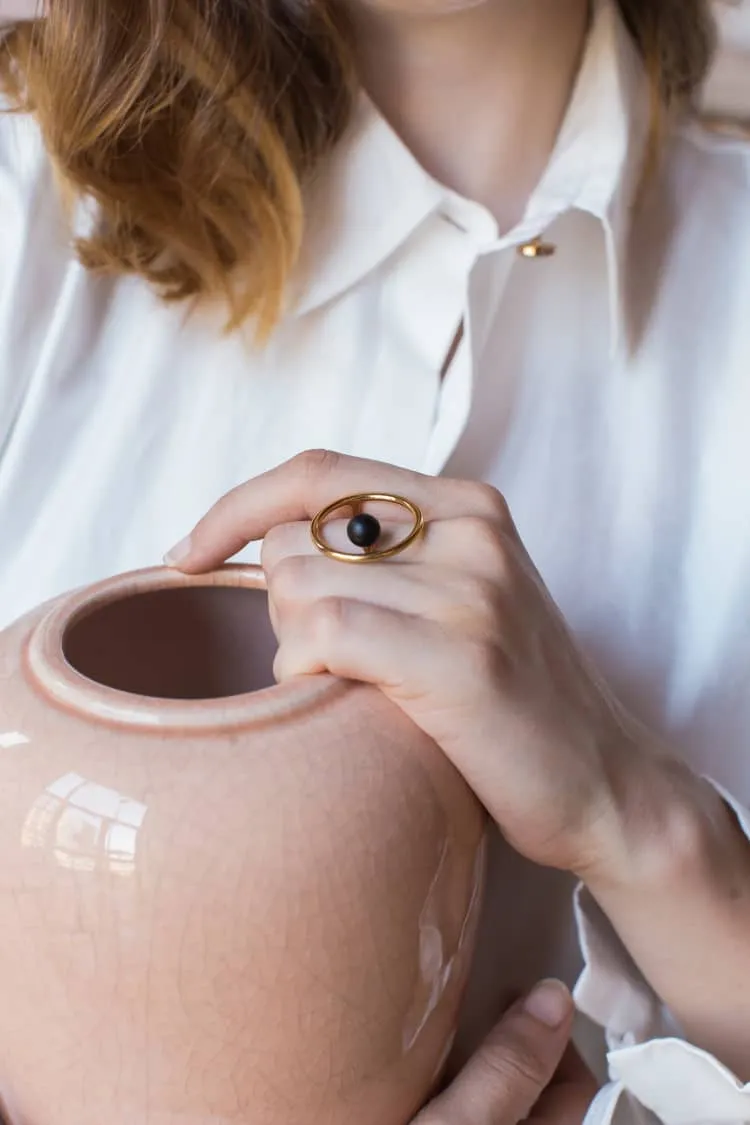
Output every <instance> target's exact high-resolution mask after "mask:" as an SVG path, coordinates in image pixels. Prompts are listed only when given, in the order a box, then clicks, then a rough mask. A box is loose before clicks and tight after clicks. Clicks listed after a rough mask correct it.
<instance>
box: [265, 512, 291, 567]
mask: <svg viewBox="0 0 750 1125" xmlns="http://www.w3.org/2000/svg"><path fill="white" fill-rule="evenodd" d="M286 543H287V532H286V527H285V526H284V524H277V525H276V527H272V528H271V529H270V531H268V532H266V535H265V537H264V539H263V543H262V545H261V549H260V561H261V565H262V567H263V569H264V570H265V571H266V574H267V575H268V574H269V573H270V572H271V571H272V570H274V569H275V568H276V566H277V565H278V563H279V561H280V560H281V559H282V558H283V557H284V555H285V553H286V552H285V546H286Z"/></svg>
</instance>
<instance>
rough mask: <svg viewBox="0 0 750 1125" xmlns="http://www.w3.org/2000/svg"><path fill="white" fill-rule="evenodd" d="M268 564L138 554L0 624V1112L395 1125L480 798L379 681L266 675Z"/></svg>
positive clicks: (406, 1109) (474, 888)
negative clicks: (188, 565)
mask: <svg viewBox="0 0 750 1125" xmlns="http://www.w3.org/2000/svg"><path fill="white" fill-rule="evenodd" d="M274 650H275V641H274V637H273V632H272V629H271V626H270V621H269V616H268V605H267V597H266V593H265V590H264V583H263V575H262V571H260V570H259V569H258V568H254V567H238V566H233V567H226V568H223V569H222V570H220V571H218V572H216V573H214V574H211V575H208V576H202V577H199V578H186V577H184V576H182V575H179V574H177V573H175V572H172V571H169V570H166V569H162V568H159V569H154V570H146V571H139V572H135V573H133V574H128V575H124V576H122V577H118V578H115V579H112V580H110V581H106V582H103V583H101V584H99V585H97V586H94V587H92V588H90V589H86V590H83V591H77V592H75V593H73V594H70V595H68V596H65V597H63V598H61V599H58V600H56V601H54V602H52V603H50V604H48V605H46V606H43V607H42V608H41V609H39V610H37V611H35V612H34V613H32V614H30V615H29V616H27V617H25V618H23V619H21V620H20V621H18V622H17V623H16V624H15V625H13V626H11V628H10V629H9V630H6V631H5V633H3V634H0V1101H1V1104H2V1106H3V1111H4V1114H5V1116H6V1117H7V1119H8V1121H9V1122H11V1123H12V1125H407V1123H408V1122H409V1121H410V1120H411V1118H412V1116H413V1115H414V1114H415V1112H416V1111H417V1110H418V1109H419V1107H420V1105H422V1104H423V1103H424V1101H425V1100H426V1099H427V1098H428V1097H429V1095H430V1093H431V1091H432V1089H433V1087H434V1084H435V1082H436V1081H437V1079H438V1077H439V1075H440V1072H441V1068H442V1065H443V1063H444V1061H445V1058H446V1054H447V1052H448V1050H449V1048H450V1044H451V1039H452V1035H453V1032H454V1028H455V1025H456V1022H457V1018H458V1010H459V1006H460V1001H461V996H462V991H463V988H464V984H465V982H466V979H467V975H468V970H469V966H470V960H471V955H472V948H473V943H474V935H475V931H476V927H477V921H478V913H479V908H480V899H481V889H482V882H483V855H484V816H483V813H482V811H481V809H480V807H479V806H478V804H477V802H476V801H475V799H474V798H473V796H472V795H471V794H470V792H469V791H468V789H467V788H466V786H465V785H464V783H463V782H462V781H461V779H460V778H459V776H458V774H457V773H456V772H455V771H454V769H453V767H452V766H451V765H450V763H449V762H448V760H447V759H446V758H445V757H444V756H443V755H442V753H441V752H440V751H439V750H438V748H437V747H436V746H435V745H434V743H432V742H431V741H430V740H429V739H428V738H426V737H425V736H424V735H423V734H421V732H419V731H418V730H417V728H416V727H415V726H414V725H413V724H411V723H410V722H409V721H408V720H407V719H406V718H405V717H404V716H403V715H402V714H401V712H400V711H399V710H398V709H397V708H396V707H395V706H394V705H393V704H391V703H389V702H388V700H387V699H386V698H385V696H383V695H382V693H380V692H379V691H377V690H375V689H374V688H370V687H366V686H364V685H360V684H354V683H349V682H344V681H340V680H336V679H334V678H332V677H327V676H316V677H305V678H302V679H300V680H299V681H296V682H291V683H286V684H283V685H276V684H275V683H274V681H273V674H272V662H273V653H274Z"/></svg>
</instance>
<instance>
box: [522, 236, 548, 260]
mask: <svg viewBox="0 0 750 1125" xmlns="http://www.w3.org/2000/svg"><path fill="white" fill-rule="evenodd" d="M556 252H557V247H556V246H555V245H554V243H552V242H544V241H543V239H542V238H541V237H539V238H532V240H531V242H523V243H522V244H521V245H520V246H519V247H518V253H519V254H520V255H521V257H522V258H551V257H552V255H553V254H555V253H556Z"/></svg>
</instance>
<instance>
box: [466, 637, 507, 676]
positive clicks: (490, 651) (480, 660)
mask: <svg viewBox="0 0 750 1125" xmlns="http://www.w3.org/2000/svg"><path fill="white" fill-rule="evenodd" d="M499 668H500V659H499V655H498V652H497V650H496V648H495V647H494V646H493V645H490V644H487V643H484V642H481V641H475V642H474V643H473V644H468V645H465V646H464V648H463V651H462V653H461V669H462V673H463V678H462V681H461V682H462V683H465V682H468V683H473V684H475V685H479V684H487V682H488V681H489V682H494V681H495V680H496V679H497V675H498V670H499Z"/></svg>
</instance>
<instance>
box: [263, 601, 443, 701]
mask: <svg viewBox="0 0 750 1125" xmlns="http://www.w3.org/2000/svg"><path fill="white" fill-rule="evenodd" d="M278 612H279V611H278V609H277V616H278ZM278 636H279V648H278V651H277V653H276V659H275V661H274V675H275V676H276V679H277V680H278V681H279V682H282V681H283V680H288V679H292V678H294V677H295V676H305V675H314V674H315V673H317V672H330V673H331V674H332V675H334V676H340V677H342V678H343V679H350V680H359V681H361V682H362V683H367V684H377V685H379V686H380V687H382V688H383V690H384V691H386V692H387V693H390V694H393V695H394V696H396V697H399V698H402V697H403V693H404V692H408V695H409V697H410V698H411V699H413V698H415V697H418V696H420V695H421V694H422V693H423V692H426V691H427V686H428V684H429V682H430V679H431V678H432V677H433V676H435V675H440V676H443V677H446V678H449V677H450V671H451V669H450V667H442V666H441V665H442V663H444V662H445V661H446V660H447V659H448V658H449V653H447V651H446V648H447V646H446V645H445V644H443V643H441V642H442V641H443V631H442V629H441V627H440V626H439V625H438V624H436V623H435V622H432V621H427V620H425V619H424V618H419V617H411V616H408V615H406V614H404V613H401V612H399V611H398V610H391V609H384V608H382V607H381V606H376V605H372V604H370V603H366V602H359V601H354V600H353V599H350V598H341V597H329V598H321V599H318V600H316V601H313V602H311V603H310V604H309V605H306V606H304V608H300V609H298V610H297V611H296V612H295V613H294V614H290V615H289V619H288V621H286V623H285V624H284V625H283V626H279V627H278ZM394 651H395V652H397V653H398V654H399V660H398V661H397V662H394V660H393V653H394ZM436 664H437V667H436ZM407 676H408V681H409V682H408V686H407V684H406V677H407Z"/></svg>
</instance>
